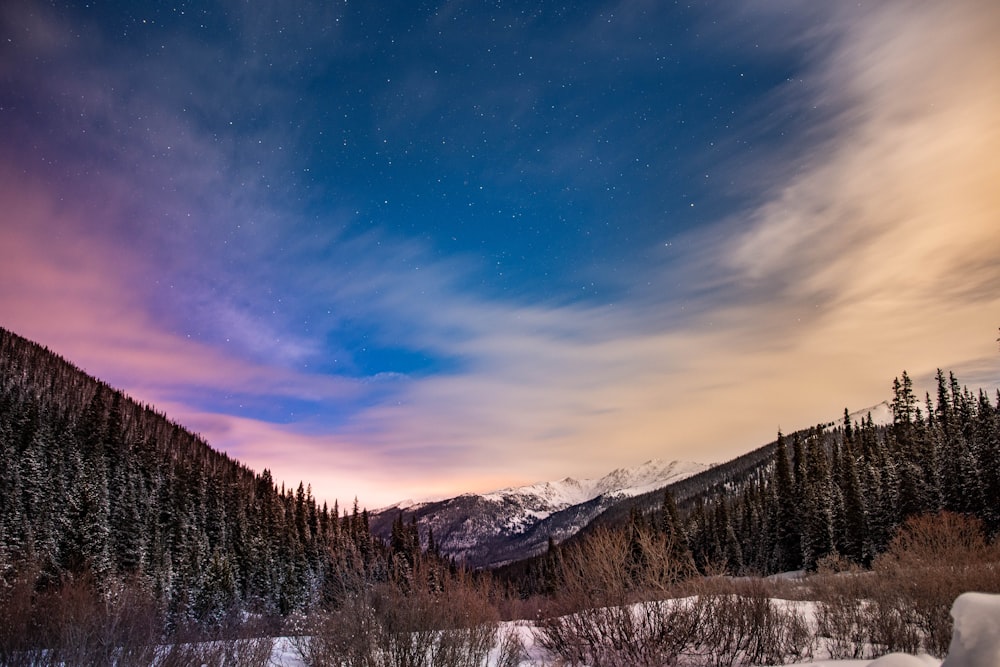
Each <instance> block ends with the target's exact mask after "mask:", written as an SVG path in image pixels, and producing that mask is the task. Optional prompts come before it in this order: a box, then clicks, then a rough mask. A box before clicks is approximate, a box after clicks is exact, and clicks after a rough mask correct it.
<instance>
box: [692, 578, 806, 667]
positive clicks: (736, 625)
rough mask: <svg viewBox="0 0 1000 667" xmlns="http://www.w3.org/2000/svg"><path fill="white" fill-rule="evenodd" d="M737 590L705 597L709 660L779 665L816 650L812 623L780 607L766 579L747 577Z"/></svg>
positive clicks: (723, 666)
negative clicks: (772, 595)
mask: <svg viewBox="0 0 1000 667" xmlns="http://www.w3.org/2000/svg"><path fill="white" fill-rule="evenodd" d="M734 588H735V590H734V592H733V593H731V594H729V595H707V596H702V597H701V598H700V600H701V604H702V605H703V612H702V616H703V618H704V621H703V624H702V625H701V626H700V627H699V628H698V636H697V644H698V647H699V649H700V650H699V653H701V654H702V655H703V656H704V658H703V659H704V661H705V662H707V663H708V664H710V665H713V666H714V667H729V666H730V665H734V664H737V663H739V664H747V665H761V664H769V665H774V664H782V663H784V662H786V661H789V660H796V661H797V660H799V659H801V658H804V657H806V656H808V655H810V654H811V652H812V646H813V636H812V632H811V630H810V628H809V626H808V625H807V624H806V622H805V621H804V620H803V619H802V618H801V617H800V616H799V615H798V614H797V613H795V612H794V611H793V610H791V609H783V608H781V607H779V606H778V605H777V604H776V603H775V602H774V600H772V599H771V597H770V593H769V589H768V587H767V585H766V584H765V583H764V582H763V581H761V580H759V579H752V580H747V581H741V582H738V583H737V584H736V585H735V587H734Z"/></svg>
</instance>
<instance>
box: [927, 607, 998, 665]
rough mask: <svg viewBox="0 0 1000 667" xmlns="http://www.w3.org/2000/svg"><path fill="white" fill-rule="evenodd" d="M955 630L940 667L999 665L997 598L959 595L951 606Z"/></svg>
mask: <svg viewBox="0 0 1000 667" xmlns="http://www.w3.org/2000/svg"><path fill="white" fill-rule="evenodd" d="M951 617H952V618H953V619H955V627H954V629H953V630H952V633H951V646H950V647H949V648H948V657H947V658H946V659H945V661H944V662H943V663H942V664H941V667H997V666H998V665H1000V595H987V594H985V593H962V594H961V595H959V596H958V597H957V598H956V599H955V603H954V604H953V605H952V606H951Z"/></svg>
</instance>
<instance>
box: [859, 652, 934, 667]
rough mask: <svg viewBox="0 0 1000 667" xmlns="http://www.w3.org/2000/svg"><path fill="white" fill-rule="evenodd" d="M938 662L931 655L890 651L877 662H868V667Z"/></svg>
mask: <svg viewBox="0 0 1000 667" xmlns="http://www.w3.org/2000/svg"><path fill="white" fill-rule="evenodd" d="M938 664H939V663H938V661H937V660H936V659H934V658H932V657H930V656H929V655H922V656H919V657H918V656H914V655H909V654H907V653H890V654H889V655H883V656H882V657H881V658H879V659H878V660H876V661H875V662H871V663H868V667H932V666H935V665H938Z"/></svg>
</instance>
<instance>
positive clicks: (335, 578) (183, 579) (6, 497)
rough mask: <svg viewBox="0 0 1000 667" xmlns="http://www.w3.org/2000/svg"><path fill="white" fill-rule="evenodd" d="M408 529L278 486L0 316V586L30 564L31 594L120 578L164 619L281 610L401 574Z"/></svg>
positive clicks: (406, 562) (409, 559) (98, 585)
mask: <svg viewBox="0 0 1000 667" xmlns="http://www.w3.org/2000/svg"><path fill="white" fill-rule="evenodd" d="M415 530H416V528H415V526H414V527H411V526H406V527H400V528H399V530H398V531H397V533H394V536H393V539H392V540H391V541H390V542H384V541H382V540H380V539H378V538H376V537H374V536H373V535H372V534H371V532H370V530H369V523H368V513H367V511H366V510H363V509H360V508H359V507H358V505H357V501H355V503H354V506H353V507H352V508H351V509H350V511H347V510H346V509H344V510H341V509H340V508H339V507H338V505H337V503H334V506H333V507H332V508H331V507H328V506H327V504H326V503H322V504H319V503H317V501H316V499H315V498H314V497H313V496H312V493H311V489H310V487H309V486H307V485H304V484H303V483H299V485H298V486H297V488H294V489H293V488H285V487H284V485H282V486H281V487H278V486H277V485H276V484H275V482H274V480H273V479H272V476H271V474H270V472H269V471H268V470H264V471H263V472H262V473H259V474H257V473H255V472H254V471H252V470H250V469H249V468H247V467H246V466H244V465H242V464H240V463H239V462H237V461H235V460H233V459H232V458H230V457H228V456H226V455H225V454H222V453H220V452H218V451H215V450H213V449H212V448H211V447H209V446H208V444H207V443H206V442H205V441H204V440H203V439H202V438H200V437H199V436H197V435H195V434H193V433H191V432H189V431H187V430H186V429H184V428H183V427H181V426H180V425H178V424H176V423H174V422H171V421H170V420H168V419H167V418H166V417H165V416H164V415H163V414H161V413H159V412H157V411H156V410H154V409H153V408H152V407H151V406H148V405H141V404H139V403H137V402H136V401H134V400H132V399H130V398H129V397H128V396H126V395H125V394H123V393H122V392H120V391H117V390H115V389H113V388H111V387H110V386H108V385H107V384H105V383H103V382H100V381H98V380H96V379H94V378H92V377H90V376H88V375H87V374H85V373H83V372H82V371H81V370H79V369H78V368H76V367H75V366H73V365H72V364H71V363H69V362H68V361H66V360H65V359H63V358H61V357H59V356H57V355H55V354H54V353H52V352H50V351H49V350H48V349H46V348H44V347H42V346H40V345H37V344H36V343H33V342H31V341H28V340H26V339H24V338H22V337H20V336H17V335H16V334H14V333H12V332H10V331H7V330H4V329H2V328H0V593H3V592H4V591H5V590H10V589H11V586H13V585H14V582H15V581H16V580H18V579H19V578H22V579H23V578H24V577H25V576H29V577H30V578H31V580H32V581H31V583H32V586H33V588H34V589H35V590H36V591H38V592H45V591H51V590H58V589H59V588H60V587H62V586H64V585H65V584H67V582H73V581H82V580H88V581H92V582H93V585H94V587H95V589H96V590H98V591H101V590H112V589H114V587H115V585H128V586H131V587H135V588H138V589H141V590H142V591H145V592H146V593H148V594H149V595H150V596H151V597H152V599H153V600H155V603H156V604H157V605H158V607H159V609H160V611H161V613H162V615H163V618H164V619H165V620H166V623H167V626H168V627H175V626H176V627H180V626H185V625H192V624H193V625H203V626H211V625H213V624H219V623H222V622H223V621H224V620H225V619H226V618H228V617H230V616H232V615H234V614H236V613H238V612H247V611H248V612H253V613H255V614H262V615H275V616H284V615H287V614H289V613H291V612H293V611H296V610H302V609H306V608H309V607H312V606H315V605H335V604H336V603H337V601H338V600H342V599H344V598H345V597H348V596H350V595H351V594H352V593H354V592H356V590H357V589H358V588H362V587H365V586H368V585H370V584H371V583H372V582H384V581H389V580H392V579H393V578H396V579H399V578H400V577H405V575H406V572H408V571H411V570H413V569H414V567H415V565H416V562H417V560H419V559H421V558H424V555H423V553H422V552H421V551H420V549H419V539H417V538H416V536H415V534H414V533H415ZM431 558H433V557H431ZM450 565H451V564H449V563H442V564H441V568H443V571H444V570H447V568H448V567H450Z"/></svg>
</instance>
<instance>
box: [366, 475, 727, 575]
mask: <svg viewBox="0 0 1000 667" xmlns="http://www.w3.org/2000/svg"><path fill="white" fill-rule="evenodd" d="M708 468H709V466H707V465H704V464H701V463H690V462H686V461H669V462H668V461H662V460H660V459H651V460H649V461H646V462H645V463H642V464H640V465H637V466H633V467H628V468H617V469H615V470H613V471H611V472H610V473H608V474H607V475H605V476H604V477H601V478H598V479H575V478H573V477H564V478H562V479H560V480H557V481H549V482H535V483H534V484H528V485H525V486H515V487H507V488H504V489H498V490H496V491H491V492H489V493H484V494H474V493H466V494H462V495H460V496H457V497H455V498H451V499H448V500H441V501H438V502H427V503H419V504H417V505H411V506H409V507H406V506H405V505H404V504H403V503H398V504H397V505H395V506H393V508H395V509H396V510H397V511H398V510H405V511H407V512H411V513H413V515H414V516H415V517H417V519H418V521H419V522H420V524H421V525H427V526H429V527H431V528H433V529H434V535H435V537H436V538H437V539H438V546H439V547H440V548H441V550H442V552H444V553H446V554H447V555H450V556H454V557H456V558H458V559H460V560H464V561H466V562H467V563H468V564H470V565H472V566H492V565H498V564H500V563H502V562H506V561H509V560H517V559H520V558H524V557H526V556H531V555H534V554H535V553H539V552H540V550H544V548H545V545H546V544H547V540H548V538H549V537H552V538H555V539H557V540H559V541H562V540H564V539H566V538H568V537H570V536H571V535H573V534H575V533H576V532H577V531H579V530H580V529H581V528H583V527H584V526H585V525H587V524H588V523H589V522H590V521H591V520H592V519H593V518H594V517H596V516H597V515H598V514H600V513H601V512H603V511H604V510H605V509H606V508H608V507H610V506H611V505H612V504H614V503H616V502H618V501H620V500H622V499H624V498H628V497H633V496H638V495H641V494H644V493H648V492H650V491H655V490H657V489H661V488H663V487H665V486H667V485H669V484H672V483H674V482H677V481H680V480H682V479H684V478H686V477H690V476H691V475H694V474H697V473H699V472H702V471H703V470H706V469H708ZM387 516H388V515H387V514H384V515H381V516H379V515H378V513H377V515H376V516H375V517H374V521H375V523H374V524H373V529H374V530H375V532H377V533H378V532H384V531H385V530H387V526H388V525H389V524H388V523H387V522H388V519H387V518H386V517H387ZM394 516H395V513H393V517H394ZM382 524H385V525H384V526H383V525H382Z"/></svg>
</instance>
